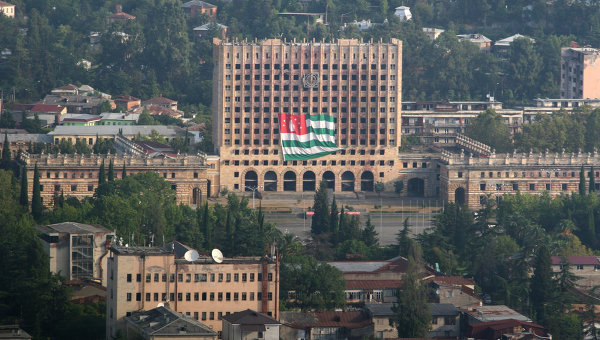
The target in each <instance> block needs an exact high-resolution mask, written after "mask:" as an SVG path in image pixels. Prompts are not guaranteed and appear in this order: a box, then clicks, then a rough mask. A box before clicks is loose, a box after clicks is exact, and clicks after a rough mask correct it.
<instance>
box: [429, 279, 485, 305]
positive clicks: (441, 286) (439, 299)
mask: <svg viewBox="0 0 600 340" xmlns="http://www.w3.org/2000/svg"><path fill="white" fill-rule="evenodd" d="M428 285H429V287H430V288H431V289H430V301H431V302H435V303H451V304H453V305H454V306H456V307H457V308H463V307H477V306H481V305H482V303H481V298H480V297H479V295H477V293H475V282H474V281H473V280H471V279H466V278H463V277H460V276H436V277H432V278H430V279H428Z"/></svg>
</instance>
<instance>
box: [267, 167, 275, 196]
mask: <svg viewBox="0 0 600 340" xmlns="http://www.w3.org/2000/svg"><path fill="white" fill-rule="evenodd" d="M265 191H277V174H276V173H275V171H267V173H265Z"/></svg>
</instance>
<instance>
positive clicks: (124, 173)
mask: <svg viewBox="0 0 600 340" xmlns="http://www.w3.org/2000/svg"><path fill="white" fill-rule="evenodd" d="M125 177H127V169H126V168H125V162H123V170H121V178H125Z"/></svg>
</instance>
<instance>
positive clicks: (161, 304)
mask: <svg viewBox="0 0 600 340" xmlns="http://www.w3.org/2000/svg"><path fill="white" fill-rule="evenodd" d="M164 306H165V304H164V303H162V302H161V303H159V304H158V305H156V307H157V308H158V307H164Z"/></svg>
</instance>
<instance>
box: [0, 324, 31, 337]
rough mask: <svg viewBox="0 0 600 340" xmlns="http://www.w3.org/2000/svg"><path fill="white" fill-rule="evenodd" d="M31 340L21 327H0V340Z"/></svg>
mask: <svg viewBox="0 0 600 340" xmlns="http://www.w3.org/2000/svg"><path fill="white" fill-rule="evenodd" d="M8 339H13V340H31V339H32V337H31V335H29V334H28V333H27V332H25V331H24V330H22V329H21V328H20V327H19V325H0V340H8Z"/></svg>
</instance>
